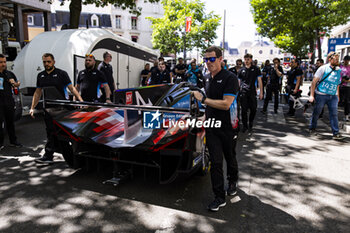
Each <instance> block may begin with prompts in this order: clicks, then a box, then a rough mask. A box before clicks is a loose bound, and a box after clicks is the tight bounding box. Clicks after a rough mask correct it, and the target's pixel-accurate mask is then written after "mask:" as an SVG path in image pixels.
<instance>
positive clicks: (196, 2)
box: [147, 0, 220, 55]
mask: <svg viewBox="0 0 350 233" xmlns="http://www.w3.org/2000/svg"><path fill="white" fill-rule="evenodd" d="M162 4H163V6H164V16H163V17H162V18H154V17H148V18H147V19H149V20H151V21H152V28H153V34H152V43H153V46H154V48H156V49H159V50H160V52H161V53H174V54H175V55H176V53H177V52H178V51H179V50H180V49H181V48H183V47H184V45H185V46H186V49H188V50H191V49H194V48H198V49H204V48H206V47H207V46H209V45H211V44H213V42H214V40H215V38H216V37H217V36H216V29H217V28H218V26H219V24H220V17H219V16H217V15H215V14H214V13H213V12H210V13H209V14H206V13H205V6H204V3H202V2H201V1H200V0H191V1H186V0H163V1H162ZM190 16H191V17H192V26H191V31H190V32H187V33H185V27H186V23H185V20H186V17H190Z"/></svg>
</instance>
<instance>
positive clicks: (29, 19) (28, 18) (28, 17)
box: [27, 15, 34, 26]
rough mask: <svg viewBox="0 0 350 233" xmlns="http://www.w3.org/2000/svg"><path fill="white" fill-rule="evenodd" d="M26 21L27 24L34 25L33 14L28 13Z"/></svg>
mask: <svg viewBox="0 0 350 233" xmlns="http://www.w3.org/2000/svg"><path fill="white" fill-rule="evenodd" d="M27 21H28V25H31V26H32V25H34V16H32V15H28V16H27Z"/></svg>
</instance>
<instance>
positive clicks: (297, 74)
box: [286, 59, 303, 116]
mask: <svg viewBox="0 0 350 233" xmlns="http://www.w3.org/2000/svg"><path fill="white" fill-rule="evenodd" d="M287 76H288V77H287V87H286V89H287V93H288V103H289V111H288V113H287V115H288V116H294V113H295V108H294V101H292V100H290V95H296V94H297V93H298V90H299V88H300V85H301V81H302V76H303V71H302V70H301V69H300V68H299V61H298V60H297V59H292V61H291V70H290V71H288V73H287Z"/></svg>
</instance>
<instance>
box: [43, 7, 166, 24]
mask: <svg viewBox="0 0 350 233" xmlns="http://www.w3.org/2000/svg"><path fill="white" fill-rule="evenodd" d="M39 1H44V0H39ZM65 1H66V0H63V1H62V3H61V5H64V4H65ZM147 1H148V2H159V0H147ZM48 2H49V3H52V0H49V1H48ZM83 4H84V5H87V4H95V5H96V6H97V7H104V6H107V5H108V4H112V5H115V6H118V7H121V8H122V9H123V10H126V9H129V11H130V12H131V13H133V14H136V15H140V14H141V10H142V8H140V7H136V1H135V0H71V1H70V4H69V12H70V18H69V28H71V29H73V28H78V27H79V21H80V13H81V7H82V5H83Z"/></svg>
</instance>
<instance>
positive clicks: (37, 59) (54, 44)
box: [13, 28, 159, 109]
mask: <svg viewBox="0 0 350 233" xmlns="http://www.w3.org/2000/svg"><path fill="white" fill-rule="evenodd" d="M106 51H108V52H109V53H111V54H112V62H111V63H110V64H111V65H112V67H113V77H114V81H115V82H116V86H117V89H125V88H133V87H138V86H140V82H141V79H140V73H141V71H142V70H143V69H144V66H145V64H146V63H153V61H154V60H156V59H157V57H158V56H159V54H158V53H157V52H156V51H154V50H152V49H149V48H147V47H144V46H142V45H139V44H137V43H134V42H132V41H130V40H127V39H125V38H123V37H120V36H118V35H116V34H114V33H113V32H110V31H108V30H105V29H99V28H94V29H69V30H62V31H52V32H43V33H41V34H39V35H38V36H36V37H34V39H33V40H31V41H30V43H29V44H27V45H26V46H25V47H24V48H23V49H22V51H21V52H20V53H19V54H18V56H17V58H16V60H15V61H14V69H13V72H14V73H15V74H16V76H17V77H18V79H19V80H20V81H21V93H22V94H23V95H25V96H32V95H33V93H34V91H35V88H36V79H37V74H38V73H39V72H41V71H43V70H44V67H43V64H42V55H43V54H44V53H52V54H53V55H54V57H55V61H56V64H55V66H56V67H57V68H60V69H62V70H64V71H66V72H67V73H68V75H69V77H70V79H71V81H72V84H73V85H75V84H76V80H77V75H78V72H79V71H80V70H83V69H85V65H84V64H85V63H84V62H85V55H86V54H93V55H94V56H95V58H96V60H97V61H98V62H100V61H103V53H104V52H106ZM29 102H30V100H29V98H28V97H27V98H24V105H25V106H24V109H26V107H28V104H30V103H29Z"/></svg>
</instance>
